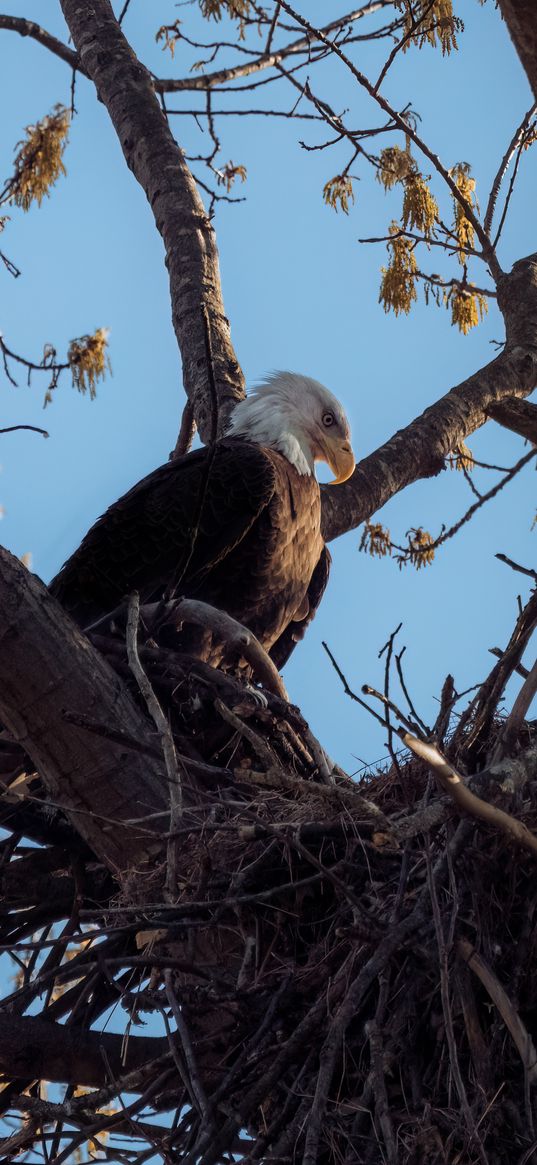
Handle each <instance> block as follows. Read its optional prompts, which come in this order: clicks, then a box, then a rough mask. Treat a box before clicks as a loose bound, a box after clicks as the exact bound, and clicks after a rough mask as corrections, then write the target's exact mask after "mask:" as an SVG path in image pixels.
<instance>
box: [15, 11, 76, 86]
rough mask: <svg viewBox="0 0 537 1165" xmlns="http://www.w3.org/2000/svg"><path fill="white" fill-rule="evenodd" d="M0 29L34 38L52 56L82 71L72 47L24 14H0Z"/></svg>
mask: <svg viewBox="0 0 537 1165" xmlns="http://www.w3.org/2000/svg"><path fill="white" fill-rule="evenodd" d="M0 29H6V30H7V31H9V32H18V33H19V36H29V37H30V38H31V39H32V40H36V41H37V42H38V43H39V44H41V45H43V46H44V48H46V49H49V51H50V52H51V53H54V56H56V57H59V58H60V60H62V61H65V63H66V64H67V65H70V66H71V68H72V69H77V70H78V71H79V72H81V73H83V72H84V68H83V67H82V65H81V63H80V61H79V59H78V54H77V53H76V52H75V51H74V49H70V48H69V46H68V45H66V44H64V43H63V41H61V40H58V37H56V36H53V35H52V33H50V32H47V30H46V29H45V28H42V27H41V25H39V24H36V22H35V20H27V19H26V18H25V17H24V16H2V15H0Z"/></svg>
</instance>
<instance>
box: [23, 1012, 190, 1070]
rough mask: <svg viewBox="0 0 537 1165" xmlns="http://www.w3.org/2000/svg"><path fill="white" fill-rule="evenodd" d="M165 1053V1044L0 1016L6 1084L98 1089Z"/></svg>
mask: <svg viewBox="0 0 537 1165" xmlns="http://www.w3.org/2000/svg"><path fill="white" fill-rule="evenodd" d="M167 1051H168V1041H167V1040H166V1039H165V1038H158V1037H153V1038H152V1037H150V1036H130V1037H129V1039H128V1040H125V1039H124V1037H123V1036H122V1035H112V1034H111V1033H110V1032H93V1031H90V1032H84V1031H82V1030H80V1029H79V1028H76V1029H75V1028H69V1027H66V1026H65V1025H64V1024H59V1023H53V1022H52V1021H51V1020H46V1019H37V1018H36V1017H34V1016H26V1015H25V1016H17V1015H8V1014H6V1012H1V1013H0V1067H1V1068H2V1070H3V1071H5V1072H6V1073H8V1074H9V1076H10V1078H13V1077H17V1076H19V1077H21V1078H23V1079H24V1077H26V1076H31V1077H32V1079H34V1078H36V1077H40V1078H42V1079H44V1080H52V1081H57V1082H59V1083H63V1084H70V1083H72V1084H82V1085H85V1086H88V1087H99V1085H101V1084H106V1083H107V1082H108V1081H109V1079H110V1077H109V1074H108V1072H107V1069H106V1063H107V1062H108V1064H109V1065H110V1069H111V1071H112V1072H113V1075H114V1076H115V1077H122V1076H124V1075H125V1072H133V1071H136V1070H137V1069H139V1068H142V1067H143V1065H145V1064H148V1065H150V1064H151V1063H152V1061H154V1060H155V1059H156V1057H157V1056H162V1055H165V1054H166V1052H167ZM103 1053H104V1055H103Z"/></svg>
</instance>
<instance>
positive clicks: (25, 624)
mask: <svg viewBox="0 0 537 1165" xmlns="http://www.w3.org/2000/svg"><path fill="white" fill-rule="evenodd" d="M0 610H1V611H2V628H1V630H0V721H1V722H2V723H3V724H4V725H7V728H8V731H9V733H10V735H11V737H12V738H13V740H15V741H17V742H18V743H19V744H20V745H21V746H22V748H24V750H25V751H26V752H27V753H28V754H29V756H30V757H31V758H32V761H33V763H34V764H35V766H36V768H37V769H38V770H39V773H40V776H41V777H42V779H43V781H44V783H45V785H46V787H47V789H48V791H49V793H50V795H51V799H52V800H53V801H54V802H56V803H57V804H58V805H59V806H60V807H61V808H62V809H63V810H64V811H65V813H66V815H67V817H69V818H70V820H71V821H72V823H73V825H74V827H75V829H76V830H77V832H78V833H79V834H80V836H81V837H83V838H84V840H85V841H87V843H88V845H89V846H90V847H91V849H93V851H94V852H95V853H96V854H97V855H98V856H99V857H100V858H101V859H102V860H103V861H104V862H105V863H106V865H107V866H108V867H109V868H110V869H112V870H118V869H119V870H125V869H126V868H127V867H131V868H132V866H133V865H135V864H136V863H137V862H139V861H141V860H142V859H143V858H144V857H145V856H147V855H148V854H150V853H151V852H153V851H154V850H155V848H156V847H158V848H160V846H161V840H160V837H159V836H155V832H154V830H157V831H158V829H159V827H158V825H154V823H153V821H151V823H150V824H149V823H148V824H147V826H146V825H144V824H143V821H144V818H145V817H146V816H148V815H149V814H151V813H152V812H159V811H164V816H163V817H162V818H158V819H157V821H160V828H161V829H162V830H165V829H166V814H165V810H166V809H167V808H168V805H169V798H168V790H167V786H166V783H165V778H164V772H163V769H164V766H163V764H162V762H160V761H159V760H157V759H156V758H154V757H153V756H151V755H150V754H149V753H148V752H144V751H135V750H132V749H126V748H125V747H124V746H123V745H121V743H115V742H114V741H111V740H110V739H108V738H106V737H105V736H100V735H98V734H95V733H89V732H87V731H85V730H84V729H83V728H80V727H79V726H78V725H77V724H74V723H72V722H71V721H69V720H68V719H67V717H66V716H65V715H64V712H65V710H68V711H69V712H70V713H75V715H76V714H79V715H86V716H87V715H89V716H91V717H92V718H93V719H95V720H97V721H99V722H100V723H103V724H106V725H109V726H110V728H112V729H113V730H116V731H119V732H125V733H126V734H127V735H128V736H129V737H131V738H132V737H133V738H135V739H136V740H137V741H138V742H139V743H140V744H141V745H142V748H144V746H145V747H146V748H147V749H149V748H150V747H151V749H152V750H154V746H155V738H154V732H153V730H152V726H151V725H150V724H149V722H148V721H147V720H146V719H145V717H144V716H143V715H142V713H141V712H140V711H139V710H138V709H137V708H136V706H135V705H134V703H133V701H132V700H131V697H130V695H129V693H128V692H127V690H126V689H125V687H124V686H123V683H122V682H121V680H120V679H119V677H118V676H117V675H116V674H115V673H114V672H113V671H112V669H111V668H110V667H109V665H108V664H107V663H106V661H105V660H104V659H103V657H102V656H101V655H99V653H98V652H96V651H95V650H94V649H93V648H92V646H91V644H90V643H89V642H88V640H87V639H86V638H85V637H84V636H83V635H82V633H81V632H80V631H79V630H78V628H77V627H76V626H75V624H74V623H72V622H71V620H70V619H69V617H68V616H67V615H66V614H65V612H63V611H62V608H61V607H60V606H59V604H58V603H57V602H56V600H55V599H54V598H53V597H52V595H50V594H49V592H48V591H47V588H46V587H45V586H44V585H43V583H41V582H40V580H39V579H38V578H37V577H36V576H35V575H32V574H31V573H30V572H29V571H28V570H26V568H25V567H24V566H22V564H21V563H20V562H19V561H18V559H16V558H14V557H13V556H12V555H11V554H9V553H8V552H7V551H6V550H3V549H1V548H0ZM127 777H128V779H127ZM133 818H134V819H135V818H140V819H141V824H140V825H136V826H134V825H129V826H127V825H126V824H123V825H122V824H121V823H122V822H123V823H124V822H126V821H129V820H130V821H132V820H133ZM160 836H161V835H160Z"/></svg>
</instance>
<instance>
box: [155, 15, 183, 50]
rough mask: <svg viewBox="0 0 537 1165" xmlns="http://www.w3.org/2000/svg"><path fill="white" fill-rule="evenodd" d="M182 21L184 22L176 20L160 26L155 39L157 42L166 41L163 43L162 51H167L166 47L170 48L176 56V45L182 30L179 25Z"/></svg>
mask: <svg viewBox="0 0 537 1165" xmlns="http://www.w3.org/2000/svg"><path fill="white" fill-rule="evenodd" d="M181 23H182V22H181V21H180V20H174V22H173V24H161V26H160V28H158V29H157V31H156V33H155V40H156V42H157V44H158V43H159V41H161V40H162V41H164V44H163V45H162V51H163V52H165V51H166V49H168V50H169V52H170V54H171V56H172V57H175V46H176V44H177V41H178V40H180V39H181V32H180V29H179V25H180V24H181Z"/></svg>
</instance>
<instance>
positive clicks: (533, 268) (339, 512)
mask: <svg viewBox="0 0 537 1165" xmlns="http://www.w3.org/2000/svg"><path fill="white" fill-rule="evenodd" d="M498 302H499V306H500V309H501V311H502V312H503V316H504V319H505V323H506V329H507V343H506V346H505V349H504V351H503V352H502V353H501V355H500V356H498V357H497V358H496V359H495V360H493V361H491V363H490V364H487V365H486V366H485V367H484V368H481V369H480V370H479V372H476V373H474V375H473V376H470V377H468V379H467V380H464V381H463V382H462V384H458V385H457V386H456V387H455V388H452V389H451V391H450V392H448V393H446V395H445V396H443V397H441V399H440V400H438V401H436V403H435V404H434V405H431V407H430V408H428V409H426V410H425V412H424V413H422V414H421V416H419V417H417V418H416V419H415V420H414V421H412V422H411V423H410V425H407V427H406V428H405V429H401V430H400V431H399V432H398V433H396V434H395V435H394V436H393V437H391V438H390V440H389V441H387V442H386V444H385V445H382V446H381V447H380V448H379V449H377V450H376V451H375V453H372V454H371V455H370V456H369V457H366V458H365V459H364V460H363V461H360V462H359V464H358V465H357V467H356V469H355V471H354V473H353V475H352V477H351V478H350V480H349V481H348V482H345V484H344V485H340V486H338V488H337V490H335V489H334V490H333V489H331V488H330V486H325V487H323V489H322V498H323V533H324V537H325V538H326V540H327V541H328V542H330V541H331V540H332V539H333V538H337V537H339V535H340V534H344V533H345V532H346V531H347V530H353V529H354V528H355V527H356V526H359V525H360V523H361V522H363V521H365V520H366V519H367V518H369V517H371V515H372V514H374V513H375V512H376V511H377V510H378V509H380V507H381V506H383V505H385V503H386V502H387V501H389V499H390V498H392V497H393V496H394V494H396V493H399V491H400V490H402V489H404V488H405V486H407V485H411V484H412V483H413V482H415V481H419V480H420V479H421V478H424V477H430V476H432V475H434V474H436V473H438V472H440V470H441V469H442V468H443V467H444V459H445V457H446V456H447V455H448V453H450V452H451V451H452V450H453V449H454V448H455V447H456V446H457V445H459V444H460V443H461V441H464V440H465V438H466V437H467V436H468V435H469V433H473V432H474V430H475V429H478V428H479V427H480V426H481V425H484V424H485V422H486V421H487V420H488V419H489V418H488V412H489V410H490V409H491V406H493V405H494V404H495V402H498V401H502V400H505V399H507V398H512V397H525V396H529V394H530V393H531V392H532V391H533V389H534V388H535V387H536V386H537V254H535V255H529V256H528V257H527V258H526V259H520V260H519V262H518V263H515V265H514V267H513V270H512V272H511V274H510V275H504V276H502V278H501V280H500V281H499V284H498Z"/></svg>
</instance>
